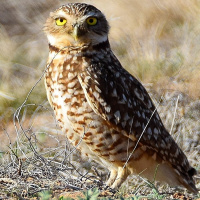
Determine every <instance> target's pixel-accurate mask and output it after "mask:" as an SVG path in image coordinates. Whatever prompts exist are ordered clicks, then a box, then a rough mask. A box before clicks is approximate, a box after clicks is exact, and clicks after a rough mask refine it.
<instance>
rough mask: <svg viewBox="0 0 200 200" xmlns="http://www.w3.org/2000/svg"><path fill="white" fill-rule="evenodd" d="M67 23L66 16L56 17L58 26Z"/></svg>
mask: <svg viewBox="0 0 200 200" xmlns="http://www.w3.org/2000/svg"><path fill="white" fill-rule="evenodd" d="M66 23H67V20H66V19H65V18H57V19H56V25H57V26H63V25H65V24H66Z"/></svg>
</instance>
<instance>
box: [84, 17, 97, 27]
mask: <svg viewBox="0 0 200 200" xmlns="http://www.w3.org/2000/svg"><path fill="white" fill-rule="evenodd" d="M86 22H87V24H89V25H91V26H94V25H96V24H97V18H96V17H88V18H87V20H86Z"/></svg>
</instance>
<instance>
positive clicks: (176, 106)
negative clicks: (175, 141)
mask: <svg viewBox="0 0 200 200" xmlns="http://www.w3.org/2000/svg"><path fill="white" fill-rule="evenodd" d="M178 100H179V95H178V97H177V100H176V105H175V111H174V116H173V120H172V125H171V129H170V132H169V133H170V135H171V134H172V129H173V127H174V122H175V117H176V111H177V108H178Z"/></svg>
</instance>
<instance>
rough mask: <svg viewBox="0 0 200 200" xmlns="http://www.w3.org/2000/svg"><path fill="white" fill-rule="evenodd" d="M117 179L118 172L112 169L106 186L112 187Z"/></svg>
mask: <svg viewBox="0 0 200 200" xmlns="http://www.w3.org/2000/svg"><path fill="white" fill-rule="evenodd" d="M116 177H117V170H116V169H111V170H110V177H109V179H108V180H107V181H106V185H107V186H109V187H110V186H111V185H112V184H113V183H114V181H115V179H116Z"/></svg>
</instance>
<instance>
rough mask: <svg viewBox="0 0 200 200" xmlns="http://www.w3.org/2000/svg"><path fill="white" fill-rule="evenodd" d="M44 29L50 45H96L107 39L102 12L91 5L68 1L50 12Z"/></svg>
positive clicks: (107, 29)
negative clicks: (68, 2)
mask: <svg viewBox="0 0 200 200" xmlns="http://www.w3.org/2000/svg"><path fill="white" fill-rule="evenodd" d="M44 31H45V33H46V35H47V38H48V41H49V43H50V44H51V45H53V46H56V47H58V48H63V47H66V46H83V45H96V44H99V43H101V42H104V41H106V40H107V39H108V31H109V25H108V22H107V20H106V18H105V16H104V15H103V13H102V12H101V11H100V10H98V9H97V8H95V7H94V6H92V5H88V4H83V3H70V4H67V5H64V6H61V7H60V8H58V9H57V10H55V11H54V12H52V13H50V17H49V18H48V19H47V21H46V23H45V26H44Z"/></svg>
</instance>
